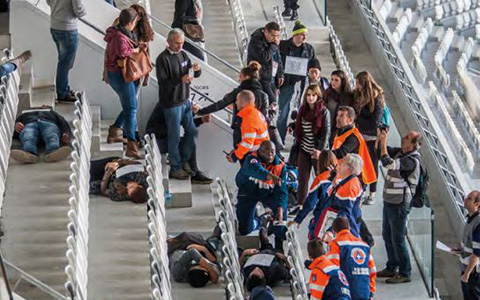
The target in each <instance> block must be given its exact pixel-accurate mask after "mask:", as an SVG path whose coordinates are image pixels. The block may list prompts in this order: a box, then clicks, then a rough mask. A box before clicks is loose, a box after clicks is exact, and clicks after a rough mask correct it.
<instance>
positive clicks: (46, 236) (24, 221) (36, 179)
mask: <svg viewBox="0 0 480 300" xmlns="http://www.w3.org/2000/svg"><path fill="white" fill-rule="evenodd" d="M57 111H58V112H59V113H60V114H62V115H63V116H65V117H66V119H67V120H69V121H71V120H72V119H73V106H72V105H67V104H60V105H58V106H57ZM70 162H71V161H70V159H67V160H63V161H60V162H56V163H50V164H47V163H44V162H40V163H37V164H33V165H23V164H19V163H17V162H16V161H14V160H11V161H10V166H9V170H8V177H7V187H6V196H5V199H4V203H3V211H2V213H3V214H2V226H3V231H4V236H3V237H2V240H1V248H2V251H3V254H4V257H5V258H6V259H7V260H9V261H10V262H11V263H13V264H14V265H16V266H18V267H19V268H21V269H23V270H24V271H26V272H28V273H29V274H31V275H32V276H34V277H36V278H37V279H38V280H40V281H42V282H44V283H45V284H47V285H48V286H50V287H52V288H53V289H55V290H56V291H59V292H60V293H62V294H64V287H63V284H64V283H65V278H66V277H65V273H64V268H65V266H66V264H67V259H66V257H65V252H66V250H67V244H66V242H65V239H66V237H67V230H66V228H67V224H68V221H69V220H68V217H67V211H68V209H69V205H68V201H67V200H68V198H69V195H70V194H69V192H68V187H69V184H70V182H69V179H68V176H69V174H70V167H69V165H70ZM9 279H10V282H15V280H16V279H17V278H16V277H15V275H14V276H12V277H10V278H9ZM16 292H17V293H18V294H19V295H20V296H22V297H24V298H25V299H48V300H50V299H53V298H48V297H47V296H46V295H45V293H43V292H42V291H40V290H38V289H36V288H35V287H33V286H31V285H29V284H27V283H26V282H25V281H22V282H21V283H20V285H19V286H18V287H17V288H16Z"/></svg>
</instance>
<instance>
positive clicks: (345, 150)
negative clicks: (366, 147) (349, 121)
mask: <svg viewBox="0 0 480 300" xmlns="http://www.w3.org/2000/svg"><path fill="white" fill-rule="evenodd" d="M352 128H353V125H350V126H347V127H345V128H342V129H337V132H336V135H338V136H341V135H342V134H344V133H345V132H347V131H349V130H350V129H352ZM359 147H360V142H359V141H358V139H357V137H356V136H355V135H354V134H351V135H349V136H348V137H347V138H346V139H345V142H344V143H343V144H342V146H340V148H338V149H337V150H333V154H335V156H336V157H337V158H338V159H342V158H344V157H345V156H347V154H350V153H354V154H358V149H359Z"/></svg>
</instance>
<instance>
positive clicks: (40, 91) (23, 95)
mask: <svg viewBox="0 0 480 300" xmlns="http://www.w3.org/2000/svg"><path fill="white" fill-rule="evenodd" d="M20 70H21V77H20V90H19V93H18V98H19V103H18V114H21V113H22V111H23V110H26V109H30V108H37V107H41V106H42V105H47V106H51V107H53V108H55V84H54V83H53V79H50V78H48V79H46V78H38V77H34V76H33V74H34V68H33V61H32V60H29V61H27V62H26V63H25V64H24V65H23V66H22V67H21V69H20Z"/></svg>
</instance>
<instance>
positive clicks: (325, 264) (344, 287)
mask: <svg viewBox="0 0 480 300" xmlns="http://www.w3.org/2000/svg"><path fill="white" fill-rule="evenodd" d="M307 251H308V256H309V257H310V259H312V260H313V262H312V263H311V264H310V266H309V267H308V269H310V270H311V273H310V280H309V283H310V291H311V294H312V296H311V297H310V300H323V299H325V300H350V299H351V298H350V288H349V285H348V281H347V277H346V276H345V274H344V273H343V272H342V270H340V268H339V267H338V266H336V265H335V264H334V263H333V262H331V261H330V260H329V259H327V258H326V256H325V248H324V246H323V243H322V242H321V241H320V240H317V239H313V240H311V241H309V242H308V244H307Z"/></svg>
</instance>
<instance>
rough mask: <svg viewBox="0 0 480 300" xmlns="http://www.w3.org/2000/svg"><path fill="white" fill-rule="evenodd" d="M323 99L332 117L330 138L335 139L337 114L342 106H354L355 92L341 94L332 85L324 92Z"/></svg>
mask: <svg viewBox="0 0 480 300" xmlns="http://www.w3.org/2000/svg"><path fill="white" fill-rule="evenodd" d="M323 101H324V102H325V106H326V107H327V108H328V110H329V111H330V119H331V120H332V127H331V129H332V134H331V135H330V139H331V140H333V138H334V137H335V132H336V130H337V114H338V108H339V107H340V106H344V105H345V106H352V105H353V93H347V94H345V95H341V94H339V93H337V91H335V90H334V89H333V88H332V87H331V86H330V87H329V88H328V89H327V90H326V91H325V93H323Z"/></svg>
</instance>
